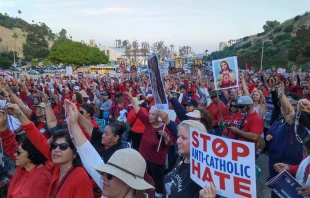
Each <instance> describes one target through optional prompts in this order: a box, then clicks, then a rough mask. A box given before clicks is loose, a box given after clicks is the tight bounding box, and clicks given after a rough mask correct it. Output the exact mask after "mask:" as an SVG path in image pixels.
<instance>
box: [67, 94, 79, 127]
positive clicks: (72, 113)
mask: <svg viewBox="0 0 310 198" xmlns="http://www.w3.org/2000/svg"><path fill="white" fill-rule="evenodd" d="M64 108H65V111H66V115H67V119H68V120H69V123H70V125H74V124H77V123H78V119H79V110H78V109H77V107H76V105H75V104H74V103H72V102H70V101H69V100H68V99H66V100H65V101H64Z"/></svg>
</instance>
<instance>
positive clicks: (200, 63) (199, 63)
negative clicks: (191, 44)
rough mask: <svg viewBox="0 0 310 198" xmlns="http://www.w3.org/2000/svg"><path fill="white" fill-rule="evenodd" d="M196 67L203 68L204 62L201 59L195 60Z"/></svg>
mask: <svg viewBox="0 0 310 198" xmlns="http://www.w3.org/2000/svg"><path fill="white" fill-rule="evenodd" d="M194 65H195V66H203V60H202V58H201V59H195V60H194Z"/></svg>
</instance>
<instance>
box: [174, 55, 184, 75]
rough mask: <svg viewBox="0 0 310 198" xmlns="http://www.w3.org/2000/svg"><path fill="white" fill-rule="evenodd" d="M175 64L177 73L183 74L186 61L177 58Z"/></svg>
mask: <svg viewBox="0 0 310 198" xmlns="http://www.w3.org/2000/svg"><path fill="white" fill-rule="evenodd" d="M174 63H175V69H176V71H177V72H183V71H184V70H183V67H184V59H183V58H176V59H174Z"/></svg>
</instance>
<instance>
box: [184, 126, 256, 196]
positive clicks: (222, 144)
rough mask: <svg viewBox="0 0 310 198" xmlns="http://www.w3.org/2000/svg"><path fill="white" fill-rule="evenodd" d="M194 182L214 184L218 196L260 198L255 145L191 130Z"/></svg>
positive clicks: (191, 172)
mask: <svg viewBox="0 0 310 198" xmlns="http://www.w3.org/2000/svg"><path fill="white" fill-rule="evenodd" d="M190 134H191V137H190V156H191V159H190V160H191V161H190V174H191V179H192V180H193V181H194V182H196V183H197V184H199V185H200V186H201V187H202V188H204V187H205V185H208V186H210V182H213V183H214V185H215V187H216V190H217V194H218V195H222V196H224V197H229V198H239V197H240V198H241V197H242V198H244V197H249V198H251V197H253V198H254V197H256V174H255V144H254V143H251V142H245V141H239V140H233V139H227V138H223V137H219V136H215V135H210V134H208V133H205V132H200V131H197V130H196V129H192V128H191V130H190Z"/></svg>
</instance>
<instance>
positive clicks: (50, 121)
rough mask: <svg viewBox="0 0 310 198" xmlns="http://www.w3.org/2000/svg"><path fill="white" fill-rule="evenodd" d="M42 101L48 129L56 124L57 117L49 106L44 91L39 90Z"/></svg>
mask: <svg viewBox="0 0 310 198" xmlns="http://www.w3.org/2000/svg"><path fill="white" fill-rule="evenodd" d="M41 97H42V101H43V102H44V104H45V114H46V124H47V127H48V128H49V129H51V128H54V127H56V126H57V118H56V116H55V114H54V111H53V109H52V107H51V103H50V101H49V100H48V97H47V95H46V94H45V93H43V92H41Z"/></svg>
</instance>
